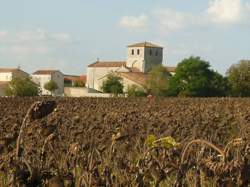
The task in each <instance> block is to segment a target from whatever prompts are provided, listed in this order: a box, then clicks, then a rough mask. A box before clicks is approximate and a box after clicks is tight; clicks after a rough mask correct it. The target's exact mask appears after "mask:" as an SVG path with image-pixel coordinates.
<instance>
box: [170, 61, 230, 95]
mask: <svg viewBox="0 0 250 187" xmlns="http://www.w3.org/2000/svg"><path fill="white" fill-rule="evenodd" d="M226 87H227V86H226V79H225V78H223V77H222V76H221V75H220V74H219V73H217V72H214V71H213V70H211V69H210V65H209V62H206V61H204V60H202V59H201V58H200V57H190V58H188V59H184V60H183V61H182V62H181V63H179V64H178V66H177V68H176V74H175V75H174V76H173V77H172V78H171V80H170V84H169V93H170V95H171V96H191V97H209V96H224V95H226Z"/></svg>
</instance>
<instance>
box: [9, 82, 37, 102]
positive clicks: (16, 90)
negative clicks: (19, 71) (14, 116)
mask: <svg viewBox="0 0 250 187" xmlns="http://www.w3.org/2000/svg"><path fill="white" fill-rule="evenodd" d="M5 93H6V95H7V96H21V97H23V96H38V95H39V88H38V86H37V85H36V84H35V83H34V82H32V80H31V79H30V78H28V77H26V78H21V77H15V78H13V79H12V80H11V81H10V83H9V84H8V87H7V89H6V91H5Z"/></svg>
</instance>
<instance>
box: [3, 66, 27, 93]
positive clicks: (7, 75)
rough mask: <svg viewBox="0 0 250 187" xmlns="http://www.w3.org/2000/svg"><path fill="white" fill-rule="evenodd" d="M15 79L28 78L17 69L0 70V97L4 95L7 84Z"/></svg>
mask: <svg viewBox="0 0 250 187" xmlns="http://www.w3.org/2000/svg"><path fill="white" fill-rule="evenodd" d="M17 77H29V74H28V73H26V72H24V71H23V70H21V69H19V68H0V96H4V95H5V90H6V88H7V86H8V84H9V82H10V81H11V80H12V79H13V78H17Z"/></svg>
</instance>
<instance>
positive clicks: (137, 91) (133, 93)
mask: <svg viewBox="0 0 250 187" xmlns="http://www.w3.org/2000/svg"><path fill="white" fill-rule="evenodd" d="M127 94H128V97H145V96H147V93H146V92H145V91H144V90H143V89H142V88H140V87H138V86H136V85H131V86H129V87H128V90H127Z"/></svg>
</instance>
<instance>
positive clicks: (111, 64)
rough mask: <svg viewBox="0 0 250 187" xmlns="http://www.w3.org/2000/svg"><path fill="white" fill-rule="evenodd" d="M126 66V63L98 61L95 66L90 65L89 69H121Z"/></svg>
mask: <svg viewBox="0 0 250 187" xmlns="http://www.w3.org/2000/svg"><path fill="white" fill-rule="evenodd" d="M121 66H126V62H125V61H97V62H95V63H93V64H90V65H88V67H96V68H97V67H100V68H102V67H105V68H106V67H121Z"/></svg>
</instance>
